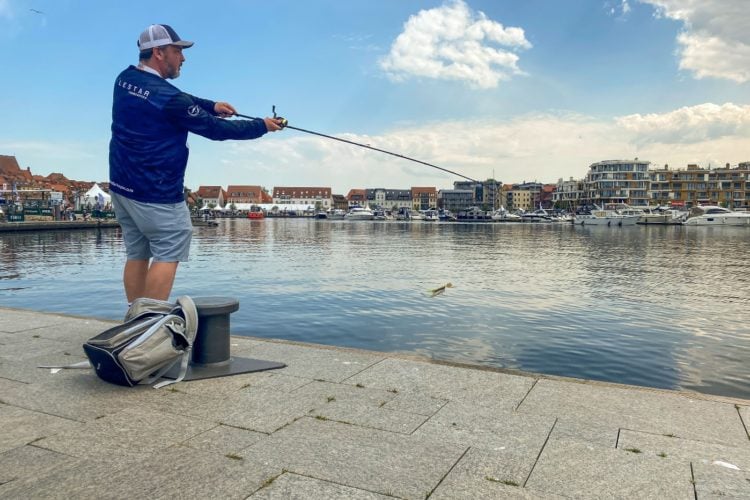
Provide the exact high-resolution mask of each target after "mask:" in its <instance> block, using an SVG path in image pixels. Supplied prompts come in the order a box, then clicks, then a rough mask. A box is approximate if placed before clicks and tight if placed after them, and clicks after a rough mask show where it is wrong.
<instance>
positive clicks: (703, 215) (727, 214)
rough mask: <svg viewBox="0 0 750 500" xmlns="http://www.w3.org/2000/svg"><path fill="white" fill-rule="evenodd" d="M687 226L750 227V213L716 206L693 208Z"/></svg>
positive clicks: (686, 222)
mask: <svg viewBox="0 0 750 500" xmlns="http://www.w3.org/2000/svg"><path fill="white" fill-rule="evenodd" d="M685 225H686V226H750V213H748V212H733V211H731V210H729V209H728V208H724V207H719V206H716V205H705V206H702V207H693V208H691V209H690V214H689V215H688V218H687V220H686V221H685Z"/></svg>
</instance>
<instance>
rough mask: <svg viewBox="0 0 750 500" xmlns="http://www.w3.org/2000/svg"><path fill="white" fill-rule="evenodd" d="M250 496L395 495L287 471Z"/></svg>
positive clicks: (303, 499)
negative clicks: (382, 493)
mask: <svg viewBox="0 0 750 500" xmlns="http://www.w3.org/2000/svg"><path fill="white" fill-rule="evenodd" d="M250 498H252V499H253V500H309V499H311V498H325V499H326V500H336V499H340V500H349V499H351V500H381V499H382V500H387V499H389V498H393V497H390V496H384V495H379V494H377V493H373V492H371V491H365V490H360V489H358V488H351V487H349V486H342V485H340V484H335V483H330V482H328V481H321V480H320V479H315V478H312V477H305V476H300V475H298V474H291V473H289V472H286V473H284V474H282V475H280V476H279V477H277V478H276V479H275V480H274V481H273V482H272V483H271V484H270V485H268V486H266V487H264V488H261V489H260V490H258V491H256V492H255V493H253V494H252V495H250Z"/></svg>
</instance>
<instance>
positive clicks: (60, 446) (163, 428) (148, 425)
mask: <svg viewBox="0 0 750 500" xmlns="http://www.w3.org/2000/svg"><path fill="white" fill-rule="evenodd" d="M215 425H216V424H214V423H211V422H204V421H201V420H198V419H194V418H187V417H183V416H178V415H168V414H166V413H162V412H156V411H150V410H145V409H136V408H131V409H127V410H123V411H121V412H118V413H115V414H113V415H108V416H106V417H102V418H100V419H97V420H94V421H92V422H87V423H86V424H84V425H82V426H79V427H78V428H77V429H75V430H71V431H67V432H64V433H59V434H56V435H54V436H51V437H48V438H45V439H41V440H39V441H37V442H36V443H35V445H36V446H39V447H40V448H44V449H47V450H52V451H57V452H59V453H65V454H66V455H70V456H73V457H78V458H85V459H97V458H98V459H102V460H111V459H113V458H117V457H120V458H133V459H145V458H147V457H148V456H149V455H151V454H153V453H155V452H157V451H159V450H163V449H165V448H168V447H170V446H173V445H176V444H179V443H181V442H183V441H185V440H188V439H190V438H192V437H195V436H197V435H199V434H201V433H202V432H204V431H207V430H208V429H211V428H213V427H215Z"/></svg>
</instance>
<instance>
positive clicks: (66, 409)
mask: <svg viewBox="0 0 750 500" xmlns="http://www.w3.org/2000/svg"><path fill="white" fill-rule="evenodd" d="M41 371H42V372H44V370H41ZM47 372H49V370H47ZM0 380H3V379H0ZM158 392H159V391H156V390H154V389H153V388H151V387H147V386H139V387H121V386H118V385H113V384H109V383H107V382H104V381H103V380H101V379H100V378H99V377H97V376H96V374H95V373H94V372H93V371H92V370H61V371H60V372H58V373H56V374H55V375H49V379H47V380H45V381H44V382H41V383H37V384H17V385H15V386H13V387H9V388H8V390H7V391H3V392H2V396H0V399H2V400H3V401H5V402H7V403H9V404H13V405H16V406H20V407H23V408H28V409H30V410H35V411H40V412H45V413H49V414H51V415H57V416H60V417H65V418H69V419H73V420H78V421H81V422H84V421H89V420H93V419H96V418H100V417H102V416H104V415H108V414H112V413H116V412H118V411H120V410H122V409H125V408H128V407H132V406H135V405H138V404H141V403H142V402H143V401H147V400H148V399H149V398H153V397H156V395H157V394H156V393H158Z"/></svg>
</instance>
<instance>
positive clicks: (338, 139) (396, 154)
mask: <svg viewBox="0 0 750 500" xmlns="http://www.w3.org/2000/svg"><path fill="white" fill-rule="evenodd" d="M272 109H273V117H274V118H277V119H280V120H282V125H281V128H290V129H292V130H297V131H298V132H304V133H306V134H312V135H317V136H319V137H325V138H326V139H333V140H334V141H339V142H345V143H347V144H351V145H352V146H359V147H361V148H365V149H371V150H373V151H379V152H381V153H385V154H387V155H391V156H395V157H397V158H402V159H404V160H409V161H413V162H415V163H421V164H422V165H427V166H428V167H432V168H436V169H438V170H442V171H443V172H448V173H449V174H453V175H455V176H458V177H462V178H464V179H467V180H470V181H471V182H474V183H477V184H480V182H479V181H477V180H474V179H472V178H471V177H467V176H465V175H463V174H459V173H458V172H454V171H453V170H448V169H447V168H443V167H438V166H437V165H433V164H432V163H427V162H426V161H422V160H417V159H416V158H411V157H409V156H405V155H402V154H398V153H394V152H392V151H386V150H385V149H380V148H374V147H372V146H370V145H368V144H362V143H361V142H354V141H350V140H348V139H342V138H340V137H334V136H332V135H327V134H321V133H320V132H314V131H312V130H307V129H304V128H299V127H292V126H291V125H289V122H287V121H286V119H285V118H282V117H280V116H276V106H275V105H274V106H273V108H272ZM234 116H239V117H240V118H247V119H248V120H262V118H256V117H254V116H247V115H241V114H239V113H235V114H234Z"/></svg>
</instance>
